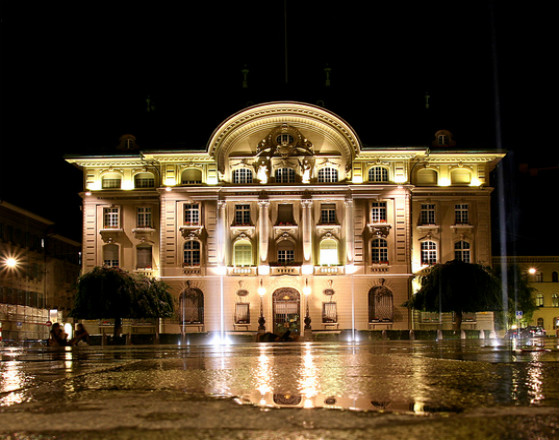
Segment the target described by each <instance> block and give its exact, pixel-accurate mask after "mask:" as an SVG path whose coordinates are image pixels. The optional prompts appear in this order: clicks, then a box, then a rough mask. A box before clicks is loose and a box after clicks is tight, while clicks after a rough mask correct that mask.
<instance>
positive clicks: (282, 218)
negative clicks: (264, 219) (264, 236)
mask: <svg viewBox="0 0 560 440" xmlns="http://www.w3.org/2000/svg"><path fill="white" fill-rule="evenodd" d="M276 224H277V225H279V226H282V225H295V224H296V223H295V221H294V207H293V205H288V204H280V205H278V219H277V220H276Z"/></svg>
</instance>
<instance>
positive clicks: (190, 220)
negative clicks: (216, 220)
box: [184, 203, 200, 225]
mask: <svg viewBox="0 0 560 440" xmlns="http://www.w3.org/2000/svg"><path fill="white" fill-rule="evenodd" d="M184 206H185V225H200V205H199V204H198V203H185V205H184Z"/></svg>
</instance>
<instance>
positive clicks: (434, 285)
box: [405, 260, 502, 330]
mask: <svg viewBox="0 0 560 440" xmlns="http://www.w3.org/2000/svg"><path fill="white" fill-rule="evenodd" d="M421 284H422V287H421V288H420V290H419V291H418V292H416V294H414V295H413V297H412V298H411V299H410V300H409V301H407V302H406V303H405V306H407V307H409V308H415V309H419V310H424V311H430V312H455V329H456V330H461V323H462V320H463V313H465V312H471V313H473V312H483V311H497V310H501V309H502V302H501V287H500V282H499V280H498V279H497V278H496V277H495V276H494V275H493V274H492V273H491V272H490V270H489V269H488V268H486V267H484V266H482V265H479V264H472V263H464V262H462V261H459V260H452V261H448V262H447V263H445V264H436V265H435V266H433V267H432V268H431V269H430V270H429V272H428V273H427V274H426V275H424V276H423V277H422V279H421Z"/></svg>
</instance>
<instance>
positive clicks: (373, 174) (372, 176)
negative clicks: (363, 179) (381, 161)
mask: <svg viewBox="0 0 560 440" xmlns="http://www.w3.org/2000/svg"><path fill="white" fill-rule="evenodd" d="M368 180H369V181H370V182H388V181H389V173H388V172H387V168H383V167H373V168H370V169H369V171H368Z"/></svg>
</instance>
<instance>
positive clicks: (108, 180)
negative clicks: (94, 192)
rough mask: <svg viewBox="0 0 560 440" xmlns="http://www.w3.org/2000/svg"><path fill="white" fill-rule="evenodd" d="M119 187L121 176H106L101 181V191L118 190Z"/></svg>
mask: <svg viewBox="0 0 560 440" xmlns="http://www.w3.org/2000/svg"><path fill="white" fill-rule="evenodd" d="M120 187H121V176H119V175H118V174H106V175H105V176H103V178H102V179H101V188H102V189H120Z"/></svg>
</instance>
